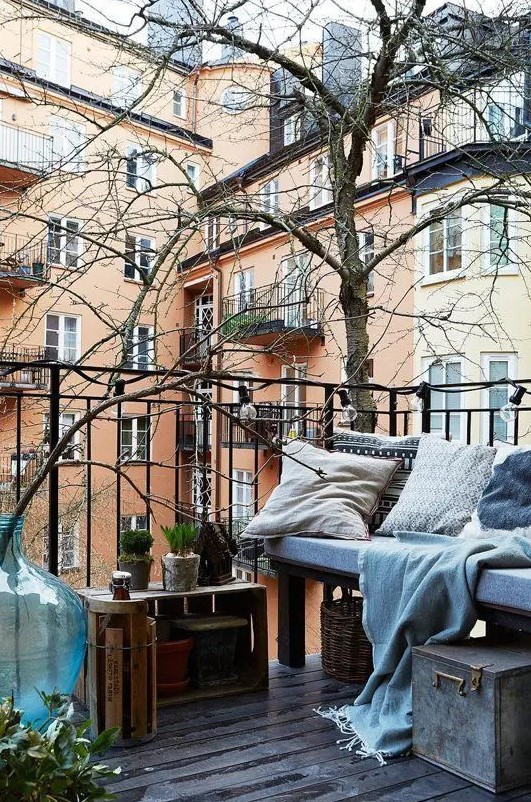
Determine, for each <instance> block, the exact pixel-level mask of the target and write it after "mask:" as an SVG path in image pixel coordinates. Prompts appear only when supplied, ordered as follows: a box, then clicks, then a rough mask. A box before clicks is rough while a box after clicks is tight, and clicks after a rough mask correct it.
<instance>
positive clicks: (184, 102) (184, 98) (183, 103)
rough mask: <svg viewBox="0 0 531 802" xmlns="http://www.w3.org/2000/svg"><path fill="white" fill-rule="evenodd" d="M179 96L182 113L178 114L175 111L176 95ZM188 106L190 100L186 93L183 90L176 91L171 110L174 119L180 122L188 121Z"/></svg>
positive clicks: (173, 94) (173, 95)
mask: <svg viewBox="0 0 531 802" xmlns="http://www.w3.org/2000/svg"><path fill="white" fill-rule="evenodd" d="M176 94H179V95H180V96H181V101H180V106H181V112H180V113H178V112H176V111H175V95H176ZM187 106H188V98H187V96H186V92H185V91H184V90H183V89H174V90H173V93H172V99H171V108H172V113H173V116H174V117H177V118H178V119H179V120H186V119H187Z"/></svg>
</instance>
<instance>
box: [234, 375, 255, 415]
mask: <svg viewBox="0 0 531 802" xmlns="http://www.w3.org/2000/svg"><path fill="white" fill-rule="evenodd" d="M238 395H239V397H240V410H239V418H240V420H241V421H243V422H244V423H245V422H249V421H253V420H256V416H257V412H256V407H255V405H254V404H253V403H252V401H251V396H250V395H249V390H248V389H247V387H246V386H245V384H240V386H239V387H238Z"/></svg>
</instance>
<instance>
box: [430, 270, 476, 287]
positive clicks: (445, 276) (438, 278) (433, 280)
mask: <svg viewBox="0 0 531 802" xmlns="http://www.w3.org/2000/svg"><path fill="white" fill-rule="evenodd" d="M465 278H467V274H466V271H464V270H462V269H461V270H457V271H456V272H455V273H436V274H435V275H433V276H426V275H425V276H424V278H423V279H422V281H421V282H420V286H421V287H431V286H432V285H434V284H446V283H447V282H448V281H456V280H458V279H465Z"/></svg>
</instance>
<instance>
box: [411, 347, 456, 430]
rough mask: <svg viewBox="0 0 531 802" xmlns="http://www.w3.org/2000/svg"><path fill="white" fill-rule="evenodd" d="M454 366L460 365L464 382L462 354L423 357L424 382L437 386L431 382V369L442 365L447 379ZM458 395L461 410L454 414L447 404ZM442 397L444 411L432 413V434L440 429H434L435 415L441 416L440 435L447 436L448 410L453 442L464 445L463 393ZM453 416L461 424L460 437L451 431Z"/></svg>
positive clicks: (443, 394) (445, 394)
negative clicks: (446, 420) (450, 366)
mask: <svg viewBox="0 0 531 802" xmlns="http://www.w3.org/2000/svg"><path fill="white" fill-rule="evenodd" d="M453 364H458V365H459V372H460V378H461V381H464V378H463V366H464V358H463V357H462V356H461V355H460V354H449V355H445V356H441V357H435V358H434V357H423V359H422V367H423V371H422V372H423V378H424V380H425V381H427V382H428V383H429V384H435V383H436V382H431V381H430V369H431V368H432V367H434V366H435V365H441V366H442V367H443V369H444V371H445V378H446V375H447V374H446V371H447V366H448V365H453ZM456 383H457V382H447V381H445V382H444V383H442V382H440V384H443V385H446V384H456ZM436 392H437V390H432V399H433V393H436ZM456 395H457V396H458V401H459V408H458V409H457V410H456V411H455V412H452V408H451V407H448V406H447V402H448V399H449V398H450V397H454V396H456ZM441 396H442V399H443V401H444V405H441V410H442V411H441V412H433V413H432V412H430V432H431V433H439V429H437V430H435V431H434V429H433V420H432V416H433V415H440V416H441V429H440V433H441V435H442V436H443V437H445V436H446V425H445V417H446V416H445V412H446V411H447V410H448V411H449V412H450V434H451V435H452V440H453V441H455V442H456V443H464V442H465V438H464V437H463V435H464V433H465V418H466V413H465V412H462V411H460V408H461V407H462V396H463V392H462V391H460V392H459V393H452V394H451V395H450V394H448V393H443V392H441ZM431 405H432V406H434V404H433V400H432V402H431ZM436 408H438V407H436ZM452 415H453V416H454V418H453V419H454V420H457V421H458V424H459V434H458V436H455V434H454V433H452V431H451V423H452Z"/></svg>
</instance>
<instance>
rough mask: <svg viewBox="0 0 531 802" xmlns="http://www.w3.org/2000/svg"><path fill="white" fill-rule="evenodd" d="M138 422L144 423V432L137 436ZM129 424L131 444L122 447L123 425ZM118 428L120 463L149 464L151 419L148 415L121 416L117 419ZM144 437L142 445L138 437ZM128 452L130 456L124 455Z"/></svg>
mask: <svg viewBox="0 0 531 802" xmlns="http://www.w3.org/2000/svg"><path fill="white" fill-rule="evenodd" d="M139 421H146V427H145V431H143V432H140V436H139V426H138V422H139ZM125 423H127V424H128V425H129V423H130V424H131V444H130V445H124V441H123V436H124V424H125ZM119 426H120V462H121V463H122V464H123V463H131V462H135V463H137V462H149V460H150V458H151V437H152V431H151V419H150V417H149V415H134V414H131V415H122V417H121V418H120V419H119ZM142 436H144V437H145V442H144V443H142V442H141V441H140V437H142ZM126 451H127V452H129V451H130V454H127V455H126V454H125V452H126Z"/></svg>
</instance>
